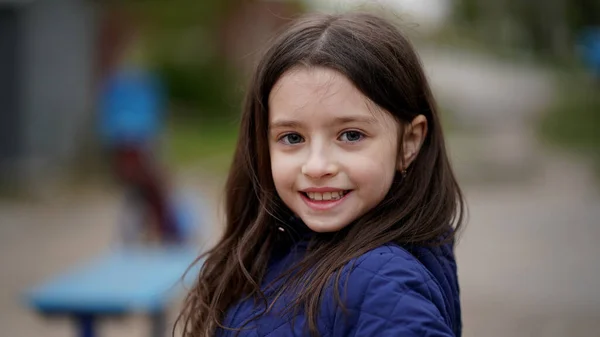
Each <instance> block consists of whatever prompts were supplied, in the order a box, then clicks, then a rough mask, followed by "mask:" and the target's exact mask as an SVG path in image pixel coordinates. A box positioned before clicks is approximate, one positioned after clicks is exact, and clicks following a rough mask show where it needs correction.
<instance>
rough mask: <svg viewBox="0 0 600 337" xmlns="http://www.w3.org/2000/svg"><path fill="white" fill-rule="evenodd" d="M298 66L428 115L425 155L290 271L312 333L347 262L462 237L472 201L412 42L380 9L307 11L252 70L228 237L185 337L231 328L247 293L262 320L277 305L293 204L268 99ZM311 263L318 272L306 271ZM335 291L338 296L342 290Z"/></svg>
mask: <svg viewBox="0 0 600 337" xmlns="http://www.w3.org/2000/svg"><path fill="white" fill-rule="evenodd" d="M297 65H305V66H322V67H328V68H330V69H333V70H336V71H338V72H340V73H341V74H343V75H345V76H346V77H347V78H348V79H350V81H352V82H353V83H354V85H355V86H356V88H358V90H360V91H361V92H362V93H363V94H364V95H365V96H366V97H368V98H369V99H370V100H371V101H372V102H373V103H375V104H376V105H377V106H379V107H380V108H382V109H384V110H386V111H388V112H389V113H391V114H392V115H393V116H394V117H395V118H396V120H397V121H398V122H399V124H400V125H407V124H408V123H409V122H410V121H412V119H413V118H414V117H416V116H417V115H424V116H425V117H426V118H427V121H428V133H427V136H426V138H425V140H424V143H423V145H422V147H421V149H420V152H419V154H418V156H417V158H416V159H415V160H414V161H413V163H412V164H411V166H410V168H409V169H408V172H407V173H406V175H405V176H404V177H403V175H402V174H400V173H398V174H397V175H396V177H395V178H394V182H393V184H392V187H391V188H390V191H389V192H388V194H387V195H386V197H385V199H384V200H383V201H382V202H381V203H380V204H379V205H377V206H376V207H375V208H374V209H372V210H371V211H369V212H368V213H367V214H365V215H363V216H362V217H360V218H359V219H357V220H355V221H354V222H353V223H352V224H351V225H349V226H347V227H346V228H345V229H343V230H342V231H340V232H338V233H334V234H329V235H325V239H324V238H323V236H317V239H314V238H313V241H314V242H312V241H311V246H310V249H309V250H308V252H307V254H306V255H305V257H304V258H303V260H302V261H301V262H300V263H299V265H297V266H296V268H294V270H293V271H290V272H289V273H288V274H287V276H289V280H290V282H285V283H284V285H283V286H282V287H281V289H279V292H278V294H279V295H280V294H282V293H283V292H284V291H286V290H288V291H289V290H290V289H291V287H292V286H293V285H299V284H300V280H302V282H301V285H300V286H301V287H302V291H297V292H296V291H294V294H297V295H296V299H297V300H296V301H294V303H293V307H295V308H296V309H298V308H302V309H303V310H305V312H306V314H307V319H308V323H309V324H308V325H309V329H310V331H311V333H312V334H313V335H316V334H318V333H317V325H316V322H317V317H318V311H319V305H320V297H321V294H322V293H323V291H324V288H325V286H326V284H327V283H328V281H330V280H331V278H332V277H334V278H336V279H337V278H339V277H340V271H341V268H342V267H343V266H344V264H346V263H348V262H349V261H351V260H352V259H354V258H356V257H358V256H360V255H362V254H364V253H365V252H367V251H369V250H371V249H374V248H376V247H378V246H381V245H383V244H386V243H390V242H395V243H398V244H400V245H408V244H431V243H432V242H434V243H435V242H439V238H441V237H444V238H446V239H449V240H453V236H454V235H455V233H456V232H457V230H458V228H459V227H460V225H461V223H462V218H463V210H464V202H463V198H462V195H461V192H460V188H459V186H458V184H457V181H456V179H455V176H454V174H453V172H452V169H451V166H450V163H449V160H448V157H447V154H446V149H445V144H444V138H443V135H442V129H441V124H440V120H439V118H438V115H437V113H436V104H435V101H434V99H433V96H432V94H431V90H430V87H429V84H428V82H427V79H426V77H425V74H424V72H423V69H422V66H421V64H420V61H419V58H418V56H417V55H416V53H415V51H414V49H413V47H412V45H411V44H410V42H409V41H408V40H407V39H406V38H405V37H404V36H403V35H402V34H401V32H400V31H399V30H398V29H397V28H396V27H395V26H394V25H393V24H392V23H390V22H388V21H386V20H385V19H382V18H380V17H378V16H375V15H372V14H366V13H346V14H340V15H325V14H316V15H315V14H313V15H310V16H306V17H303V18H301V19H299V20H297V21H295V22H294V23H293V24H292V25H291V26H290V27H289V28H288V29H287V30H285V31H284V32H283V33H282V34H281V35H279V36H278V37H277V38H276V39H275V40H274V42H273V43H272V45H271V46H270V48H269V49H268V50H267V51H266V53H265V55H264V56H263V57H262V59H261V61H260V62H259V64H258V67H257V69H256V72H255V73H254V75H253V78H252V81H251V84H250V87H249V89H248V92H247V97H246V101H245V105H244V110H243V114H242V117H241V125H240V132H239V139H238V143H237V148H236V151H235V156H234V159H233V163H232V166H231V169H230V171H229V177H228V181H227V185H226V201H225V210H226V219H227V225H226V229H225V232H224V236H223V237H222V238H221V239H220V241H219V242H218V244H217V245H216V246H215V247H214V248H212V249H211V250H210V251H208V252H207V253H206V254H205V255H204V257H205V258H206V259H205V261H204V264H203V266H202V269H201V271H200V274H199V275H198V278H197V280H196V283H195V285H194V287H193V288H192V289H191V291H190V292H189V294H188V296H187V298H186V301H185V305H184V308H183V311H182V312H181V314H180V316H179V317H178V320H177V323H178V324H179V325H180V326H181V327H182V328H183V335H184V336H186V337H208V336H212V335H214V333H215V330H216V329H217V328H218V327H222V328H226V327H223V326H222V322H223V319H224V315H225V313H226V311H227V309H228V308H229V307H230V306H231V305H233V304H234V303H235V302H236V301H239V300H241V299H243V298H249V297H254V298H255V299H257V300H258V301H257V302H256V303H257V305H262V306H263V310H262V312H261V313H259V316H260V315H261V314H263V313H264V312H266V311H267V310H268V309H269V305H271V304H272V303H269V302H270V301H268V300H267V299H266V298H265V296H264V294H263V293H262V292H261V289H260V286H261V283H262V281H263V276H264V275H265V272H266V270H267V264H268V262H269V258H270V256H271V253H272V251H273V249H274V247H275V245H276V243H277V240H278V236H277V227H278V226H279V225H278V224H279V223H280V221H281V220H280V218H281V216H282V214H287V213H289V210H288V208H287V207H286V206H285V204H283V203H282V202H281V200H280V199H279V197H278V196H277V193H276V191H275V187H274V184H273V178H272V175H271V165H270V157H269V146H268V140H267V132H268V130H267V129H268V114H269V107H268V98H269V93H270V91H271V89H272V88H273V85H274V84H275V83H276V81H277V80H278V79H279V78H280V77H281V76H282V74H284V73H285V72H286V71H287V70H289V69H290V68H292V67H294V66H297ZM399 138H402V137H399ZM400 149H402V146H400ZM400 151H401V150H400ZM451 226H454V230H452V227H451ZM449 229H450V230H449ZM319 238H321V239H319ZM308 268H310V270H311V272H310V273H304V272H305V271H306V270H307V269H308ZM336 284H337V282H336ZM294 289H296V288H294ZM336 296H337V299H338V301H339V298H340V297H339V291H337V288H336Z"/></svg>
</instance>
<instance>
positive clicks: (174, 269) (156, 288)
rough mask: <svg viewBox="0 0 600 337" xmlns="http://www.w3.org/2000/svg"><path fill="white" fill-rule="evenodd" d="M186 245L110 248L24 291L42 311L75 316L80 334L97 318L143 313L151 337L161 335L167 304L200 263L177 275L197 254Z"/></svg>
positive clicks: (91, 329)
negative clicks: (88, 260)
mask: <svg viewBox="0 0 600 337" xmlns="http://www.w3.org/2000/svg"><path fill="white" fill-rule="evenodd" d="M198 255H199V254H198V251H197V250H195V249H192V248H190V247H187V246H180V247H143V246H132V247H131V246H130V247H121V248H118V249H113V250H110V251H108V252H107V253H105V254H103V255H101V256H100V257H98V258H96V259H94V260H93V261H91V262H87V263H85V264H84V265H82V266H81V267H76V268H73V269H71V270H69V271H67V272H66V273H63V274H61V275H59V276H57V277H55V278H53V279H50V280H47V281H46V282H44V283H42V284H40V285H38V286H36V287H34V288H32V289H31V290H30V291H28V292H27V293H26V300H27V302H28V303H29V305H30V306H32V307H33V308H35V309H36V310H37V311H38V312H40V313H42V314H52V315H65V316H68V317H71V318H73V319H74V321H75V323H76V324H77V325H78V330H79V335H80V336H81V337H94V336H96V330H95V329H96V321H97V319H98V318H102V317H107V316H120V315H125V314H130V313H143V314H147V315H149V317H151V318H152V329H151V331H152V336H153V337H159V336H164V333H165V331H166V317H165V315H166V309H167V308H168V306H169V305H170V304H171V303H172V302H173V301H174V300H175V299H177V298H178V297H179V296H180V295H181V294H182V293H183V291H184V289H185V287H186V286H189V285H190V284H191V282H193V280H194V277H195V275H197V271H198V268H199V267H200V264H201V263H198V264H196V265H194V267H193V269H192V270H191V271H190V272H189V273H188V274H187V275H186V277H185V279H182V277H183V275H184V273H185V271H186V270H187V269H188V267H189V266H190V265H191V264H192V262H194V260H195V259H196V257H197V256H198Z"/></svg>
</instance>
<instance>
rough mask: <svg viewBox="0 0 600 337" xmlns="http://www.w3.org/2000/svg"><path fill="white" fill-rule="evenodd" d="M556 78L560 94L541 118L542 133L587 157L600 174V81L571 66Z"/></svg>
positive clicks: (552, 140)
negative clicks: (571, 68) (593, 79)
mask: <svg viewBox="0 0 600 337" xmlns="http://www.w3.org/2000/svg"><path fill="white" fill-rule="evenodd" d="M559 79H560V80H559V81H558V82H559V88H558V90H557V92H558V93H559V96H558V97H557V99H556V103H555V104H554V106H553V107H552V108H551V109H550V110H549V111H548V113H547V114H546V115H545V117H544V119H543V120H542V123H541V128H540V131H541V135H542V137H543V139H545V140H546V141H547V142H549V143H550V144H552V145H557V146H560V147H563V148H566V149H568V150H571V151H576V152H579V153H581V154H582V155H585V156H587V157H588V158H590V159H591V161H592V163H593V164H594V166H595V171H596V173H597V174H598V176H599V177H600V131H599V129H598V128H599V127H600V82H598V81H596V82H595V83H594V81H592V80H591V79H590V78H588V77H586V76H584V75H583V74H581V72H578V71H574V70H571V71H570V72H569V73H568V74H567V73H565V74H562V75H560V76H559Z"/></svg>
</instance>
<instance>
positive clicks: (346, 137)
mask: <svg viewBox="0 0 600 337" xmlns="http://www.w3.org/2000/svg"><path fill="white" fill-rule="evenodd" d="M364 137H365V135H364V134H363V133H362V132H359V131H346V132H344V133H342V134H341V135H340V140H341V141H343V142H358V141H359V140H362V139H363V138H364Z"/></svg>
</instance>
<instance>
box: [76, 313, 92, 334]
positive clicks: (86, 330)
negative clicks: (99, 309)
mask: <svg viewBox="0 0 600 337" xmlns="http://www.w3.org/2000/svg"><path fill="white" fill-rule="evenodd" d="M94 318H95V317H94V316H93V315H78V316H77V317H76V319H77V323H78V324H79V336H80V337H96V331H95V330H94V321H95V319H94Z"/></svg>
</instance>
